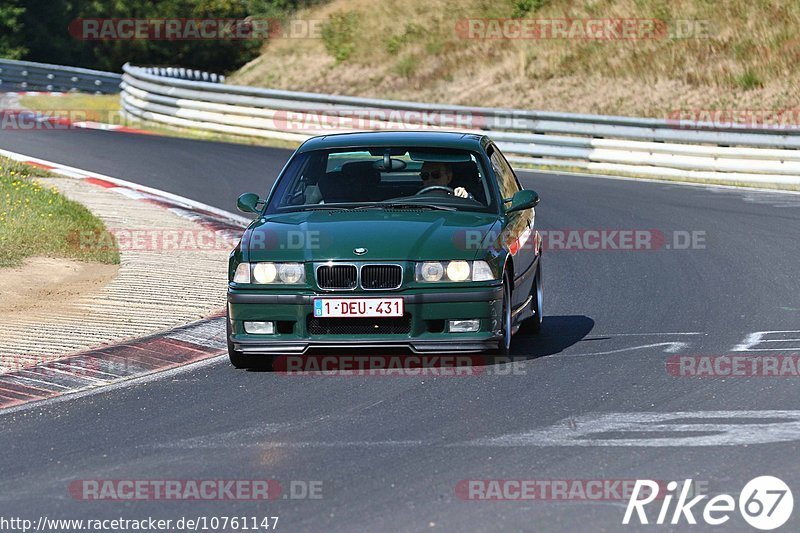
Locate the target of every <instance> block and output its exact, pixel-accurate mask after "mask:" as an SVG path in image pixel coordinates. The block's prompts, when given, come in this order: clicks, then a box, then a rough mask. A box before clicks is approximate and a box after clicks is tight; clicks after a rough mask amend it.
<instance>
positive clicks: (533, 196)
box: [506, 190, 539, 213]
mask: <svg viewBox="0 0 800 533" xmlns="http://www.w3.org/2000/svg"><path fill="white" fill-rule="evenodd" d="M537 205H539V195H538V194H537V193H536V191H531V190H524V191H517V193H516V194H514V196H513V197H512V198H511V205H509V206H508V207H506V213H513V212H515V211H523V210H525V209H531V208H534V207H536V206H537Z"/></svg>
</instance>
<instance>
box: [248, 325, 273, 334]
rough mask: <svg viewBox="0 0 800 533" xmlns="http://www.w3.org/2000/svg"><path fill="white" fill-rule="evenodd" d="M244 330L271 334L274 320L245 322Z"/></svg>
mask: <svg viewBox="0 0 800 533" xmlns="http://www.w3.org/2000/svg"><path fill="white" fill-rule="evenodd" d="M244 331H245V332H246V333H252V334H253V335H273V334H274V333H275V322H245V323H244Z"/></svg>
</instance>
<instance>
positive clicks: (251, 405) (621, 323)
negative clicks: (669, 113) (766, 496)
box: [0, 131, 800, 531]
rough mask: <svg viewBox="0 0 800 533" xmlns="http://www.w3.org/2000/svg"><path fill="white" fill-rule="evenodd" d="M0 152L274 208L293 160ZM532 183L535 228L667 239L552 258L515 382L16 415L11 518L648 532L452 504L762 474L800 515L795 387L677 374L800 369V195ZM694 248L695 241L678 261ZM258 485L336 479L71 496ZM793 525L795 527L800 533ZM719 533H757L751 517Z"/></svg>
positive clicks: (328, 386) (198, 383) (535, 505)
mask: <svg viewBox="0 0 800 533" xmlns="http://www.w3.org/2000/svg"><path fill="white" fill-rule="evenodd" d="M0 148H3V149H6V150H11V151H14V152H18V153H23V154H26V155H29V156H34V157H40V158H44V159H49V160H51V161H55V162H59V163H64V164H68V165H71V166H76V167H79V168H83V169H87V170H92V171H96V172H100V173H103V174H107V175H111V176H114V177H118V178H123V179H127V180H130V181H134V182H137V183H140V184H143V185H148V186H151V187H157V188H160V189H163V190H166V191H169V192H173V193H177V194H181V195H184V196H187V197H190V198H192V199H196V200H198V201H202V202H206V203H209V204H212V205H214V206H216V207H219V208H223V209H226V210H230V211H234V210H235V199H236V197H237V196H238V195H239V194H240V193H242V192H246V191H256V192H259V193H261V194H265V193H266V192H267V191H268V188H269V186H270V185H271V183H272V181H273V180H274V178H275V176H276V175H277V173H278V172H279V170H280V168H281V167H282V165H283V163H284V162H285V160H286V158H287V156H288V155H289V153H290V152H288V151H286V150H278V149H269V148H260V147H249V146H237V145H231V144H221V143H211V142H204V141H194V140H183V139H171V138H163V137H156V136H140V135H130V134H123V133H108V132H99V131H59V132H2V133H0ZM522 181H523V184H524V185H525V187H526V188H533V189H535V190H537V191H538V192H539V194H540V195H541V198H542V203H541V205H540V207H538V208H537V226H538V227H539V229H540V230H548V231H550V232H552V231H562V230H563V231H566V230H609V231H610V230H642V231H647V232H650V233H648V235H659V236H661V235H663V241H659V243H660V244H661V245H660V246H656V248H659V249H645V250H613V249H604V250H578V249H569V250H564V249H560V250H558V249H549V250H547V251H546V252H545V256H544V274H545V319H544V325H543V330H542V333H541V334H540V335H539V336H528V335H525V334H524V332H522V333H521V334H520V335H518V336H516V337H515V341H514V344H513V351H514V354H515V355H516V356H517V357H519V358H520V362H518V363H516V364H515V365H513V367H512V365H490V366H489V367H487V368H486V371H485V372H483V373H481V374H480V375H478V376H471V377H463V376H462V377H431V376H424V377H375V376H373V377H370V376H363V377H341V376H340V377H332V376H319V375H317V376H286V375H281V374H274V373H265V372H258V371H237V370H235V369H234V368H233V367H231V366H230V365H229V364H228V363H227V360H225V359H224V358H220V359H218V360H216V362H215V363H213V364H211V365H206V366H202V367H199V368H195V369H190V370H188V371H185V372H181V373H175V374H171V375H168V376H165V377H162V378H161V379H155V380H149V381H146V382H139V383H132V384H130V385H128V386H125V387H118V388H113V389H110V390H104V391H101V392H98V393H96V394H92V395H88V396H84V397H79V398H68V399H66V400H63V401H59V402H52V403H47V404H45V405H41V406H35V407H32V408H28V409H24V410H21V411H17V412H13V413H6V414H0V428H1V430H0V449H2V450H3V453H2V454H0V473H1V474H2V475H1V476H0V487H2V488H1V489H0V508H2V509H3V510H4V512H3V514H6V515H9V514H13V515H15V516H23V517H25V516H27V517H31V518H35V517H38V516H40V515H44V516H48V517H51V518H118V517H120V516H122V517H124V518H144V517H147V516H153V517H159V518H171V519H173V520H174V519H177V518H180V517H182V516H186V517H197V516H207V517H210V516H223V515H227V516H233V515H238V516H278V517H280V523H279V525H278V527H279V530H280V529H282V530H285V531H298V530H305V531H309V530H313V531H322V530H331V531H353V530H363V531H376V530H387V531H420V530H427V529H430V530H437V529H443V530H446V531H467V530H485V531H496V530H500V529H503V530H516V531H519V530H525V531H556V530H559V531H563V530H573V531H586V530H611V531H615V530H635V529H637V528H635V527H634V526H627V527H625V526H622V525H621V522H622V518H623V514H624V511H625V505H626V501H625V500H621V499H618V500H614V499H611V500H608V501H465V500H464V499H463V494H461V493H458V492H457V490H456V488H457V486H460V485H459V482H460V481H462V480H485V479H501V480H508V479H512V480H525V479H536V480H631V479H642V478H648V479H654V480H664V481H669V480H676V481H679V482H682V481H683V480H684V479H688V478H691V479H693V480H695V481H696V482H701V483H703V484H705V486H706V487H707V489H708V492H710V493H713V494H718V493H726V494H732V495H733V496H734V497H735V498H738V494H739V492H740V491H741V489H742V487H743V486H744V484H745V483H746V482H747V481H749V480H750V479H752V478H754V477H757V476H761V475H776V476H778V477H780V478H781V479H783V481H785V482H786V483H787V484H788V485H789V486H790V487H793V488H794V489H795V495H796V497H798V496H800V492H798V490H800V466H799V465H798V461H797V457H798V452H800V422H798V420H800V387H798V384H799V381H800V378H798V377H763V376H754V377H724V376H723V377H689V376H681V375H674V374H673V373H670V372H668V370H667V368H668V367H667V364H666V363H667V360H668V359H669V358H670V357H675V356H676V355H703V356H709V355H732V354H741V353H755V354H784V355H791V354H795V355H797V354H800V333H798V332H797V330H800V320H798V319H799V318H800V281H798V271H800V268H799V265H798V261H799V259H800V255H799V254H798V243H799V242H800V195H794V194H781V193H773V192H758V191H746V190H739V189H722V188H713V187H696V186H687V185H679V184H669V183H650V182H637V181H623V180H612V179H598V178H587V177H579V176H561V175H548V174H543V173H527V172H526V173H523V174H522ZM687 232H688V234H689V235H692V233H691V232H695V233H694V235H695V237H696V242H695V244H696V246H693V247H692V246H690V247H689V249H682V248H685V246H684V240H685V239H684V237H685V236H686V235H687ZM572 235H586V233H585V232H584V233H580V232H572ZM697 238H700V240H697ZM656 240H657V239H656ZM567 242H568V241H567ZM573 248H575V246H573ZM758 332H761V333H758ZM764 332H767V333H764ZM792 339H793V340H792ZM758 350H763V351H758ZM720 411H722V412H720ZM770 411H781V412H779V413H773V412H770ZM676 413H677V414H676ZM631 421H633V422H631ZM622 423H625V424H628V425H620V424H622ZM654 424H655V427H654V426H653V425H654ZM695 425H696V428H695V429H692V427H694V426H695ZM687 426H690V427H689V428H687ZM733 444H736V445H733ZM266 478H275V479H277V480H279V481H280V483H281V485H282V486H283V487H284V490H285V492H284V494H287V492H288V491H287V490H286V489H287V487H289V486H290V484H292V481H295V482H298V481H299V482H302V481H306V482H308V481H314V482H321V486H322V491H321V495H322V497H321V498H319V499H306V498H302V494H300V495H297V494H296V495H295V496H298V497H297V498H292V497H287V498H281V499H278V500H276V501H274V502H269V503H252V502H241V501H238V502H237V501H227V502H215V501H202V502H192V501H183V502H176V501H163V500H160V501H129V502H123V503H120V502H113V501H77V500H75V499H74V498H73V497H71V496H70V493H69V491H68V487H69V484H70V482H72V481H73V480H82V479H114V480H120V479H146V480H153V479H183V480H187V479H226V480H232V479H266ZM295 485H296V486H302V483H295ZM287 496H289V495H288V494H287ZM698 507H699V506H698ZM657 512H658V509H657V508H654V509H653V510H651V520H652V519H654V518H655V515H656V514H657ZM701 513H702V510H701V511H700V512H699V513H698V512H695V517H696V518H697V519H698V521H700V522H702V519H701V518H700V516H698V515H699V514H701ZM670 514H671V513H670ZM797 514H798V513H797V511H796V510H795V513H794V515H795V516H793V518H791V519H790V521H789V522H788V523H787V524H786V525H785V526H784V530H786V531H791V530H794V531H798V530H800V520H799V519H798V518H797V516H796V515H797ZM685 526H686V522H685V521H684V522H682V523H681V525H680V526H671V527H672V528H673V529H683V528H685ZM639 528H642V529H648V528H647V527H644V526H639ZM649 529H652V527H650V528H649ZM695 529H698V530H707V529H708V526H696V527H695ZM717 529H720V528H717ZM724 529H725V530H741V531H752V529H750V527H749V526H748V525H747V523H745V522H744V520H743V519H742V517H741V516H740V515H738V514H734V515H733V516H732V518H731V521H730V522H729V523H728V524H726V526H725V528H724Z"/></svg>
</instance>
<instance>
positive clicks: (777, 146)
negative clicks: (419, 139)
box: [121, 65, 800, 184]
mask: <svg viewBox="0 0 800 533" xmlns="http://www.w3.org/2000/svg"><path fill="white" fill-rule="evenodd" d="M178 70H179V69H173V71H172V72H170V71H169V70H164V69H153V68H142V67H136V66H132V65H125V66H124V67H123V71H124V75H123V79H122V84H121V87H122V94H121V104H122V108H123V112H124V113H125V114H126V115H127V116H129V117H132V118H135V119H140V120H145V121H153V122H158V123H162V124H169V125H174V126H181V127H189V128H197V129H202V130H208V131H215V132H220V133H227V134H234V135H246V136H255V137H265V138H275V139H284V140H292V141H302V140H305V139H307V138H308V137H311V136H313V135H318V134H323V133H336V132H341V131H353V130H363V129H367V130H382V129H392V130H396V129H447V130H457V131H465V132H478V133H485V134H487V135H489V136H491V137H492V138H493V139H494V140H495V141H497V142H498V144H499V146H500V147H501V149H502V150H504V151H505V152H506V153H507V154H508V156H509V159H510V160H511V161H512V162H513V163H515V164H538V165H555V166H564V167H579V168H586V169H589V170H605V171H611V172H629V173H634V174H642V175H649V176H654V177H676V178H694V179H700V180H722V181H732V182H736V181H747V182H762V183H782V184H800V150H798V148H800V129H795V128H792V127H789V128H784V129H777V128H776V129H771V128H764V127H740V126H736V125H732V126H719V125H716V124H712V123H692V124H681V123H678V122H677V121H671V120H667V119H652V118H636V117H619V116H603V115H587V114H578V113H554V112H541V111H531V110H521V109H502V108H486V107H466V106H455V105H440V104H430V103H418V102H403V101H395V100H381V99H374V98H358V97H352V96H339V95H330V94H318V93H305V92H292V91H282V90H272V89H262V88H256V87H244V86H236V85H227V84H225V83H223V82H224V79H223V78H222V77H219V76H213V75H210V74H208V75H206V77H205V78H204V81H198V80H197V79H186V77H182V76H180V75H176V74H175V72H176V71H178ZM365 114H366V115H369V119H368V120H366V121H360V122H358V126H354V127H344V126H343V125H344V124H345V122H346V121H344V120H342V119H341V117H353V116H360V117H363V116H365ZM287 117H288V118H287ZM320 117H331V120H330V121H326V120H322V121H320V120H319V119H320ZM398 117H401V118H400V119H398ZM306 119H309V120H306ZM292 121H294V122H300V123H304V124H303V126H302V127H297V126H296V124H295V125H292V124H293V122H292ZM304 121H305V122H304ZM315 121H316V122H315ZM315 123H317V124H318V126H317V127H315V126H313V124H315ZM309 124H312V125H311V126H309Z"/></svg>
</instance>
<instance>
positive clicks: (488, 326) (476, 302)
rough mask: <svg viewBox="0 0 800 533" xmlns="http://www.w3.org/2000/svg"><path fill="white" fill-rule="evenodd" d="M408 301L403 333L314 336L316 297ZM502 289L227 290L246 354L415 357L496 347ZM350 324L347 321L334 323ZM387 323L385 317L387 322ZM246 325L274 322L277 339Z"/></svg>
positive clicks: (235, 338) (236, 335) (235, 339)
mask: <svg viewBox="0 0 800 533" xmlns="http://www.w3.org/2000/svg"><path fill="white" fill-rule="evenodd" d="M325 297H330V298H335V297H347V298H375V297H386V298H403V300H404V305H405V313H406V317H407V321H408V328H407V329H408V331H407V332H404V333H394V334H389V333H376V334H373V333H367V334H365V333H363V332H362V333H347V334H340V333H336V334H312V333H309V328H308V324H309V320H310V318H311V315H312V313H313V301H314V299H315V298H325ZM502 298H503V289H502V285H500V284H497V285H491V286H484V287H479V288H476V287H472V288H459V289H435V290H425V291H421V290H417V291H407V292H392V291H387V292H385V293H381V294H376V293H353V292H349V293H339V294H335V293H325V294H318V293H314V292H313V291H309V292H307V293H300V294H298V293H280V292H273V291H270V292H265V291H252V290H242V289H229V290H228V316H229V318H230V320H231V331H232V334H231V337H230V341H231V343H232V344H233V348H234V349H235V350H237V351H241V352H243V353H246V354H274V355H277V354H303V353H305V352H307V351H308V350H309V349H311V348H326V349H327V348H407V349H410V350H411V351H413V352H415V353H454V352H482V351H486V350H491V349H494V348H497V346H498V342H499V339H500V335H499V332H498V330H499V329H500V327H499V317H500V314H501V312H502ZM458 319H478V320H479V321H480V327H479V331H477V332H470V333H451V332H448V331H447V321H448V320H458ZM331 320H340V321H347V320H352V319H348V318H343V319H331ZM383 320H385V319H383ZM245 321H258V322H261V321H274V322H276V323H277V324H279V325H280V327H279V332H278V333H276V334H274V335H252V334H248V333H246V332H245V331H244V327H243V322H245Z"/></svg>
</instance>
